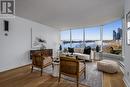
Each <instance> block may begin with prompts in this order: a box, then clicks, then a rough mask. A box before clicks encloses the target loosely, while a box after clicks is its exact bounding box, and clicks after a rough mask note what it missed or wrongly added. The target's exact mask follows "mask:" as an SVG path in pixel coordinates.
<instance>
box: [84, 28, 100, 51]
mask: <svg viewBox="0 0 130 87" xmlns="http://www.w3.org/2000/svg"><path fill="white" fill-rule="evenodd" d="M85 46H90V47H91V48H93V49H96V47H97V46H99V47H100V46H101V41H100V27H99V26H98V27H91V28H86V29H85Z"/></svg>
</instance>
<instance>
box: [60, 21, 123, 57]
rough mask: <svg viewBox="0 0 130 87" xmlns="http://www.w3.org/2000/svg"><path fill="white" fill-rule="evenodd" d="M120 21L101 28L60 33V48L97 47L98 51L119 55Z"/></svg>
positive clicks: (120, 40) (70, 30)
mask: <svg viewBox="0 0 130 87" xmlns="http://www.w3.org/2000/svg"><path fill="white" fill-rule="evenodd" d="M121 44H122V20H117V21H114V22H111V23H108V24H105V25H103V26H97V27H90V28H80V29H68V30H65V31H61V46H62V48H63V49H65V48H66V49H67V48H68V47H73V48H84V47H87V46H90V47H91V48H92V49H93V50H95V48H96V47H97V46H99V47H100V51H103V52H106V53H112V54H117V55H121V52H122V46H121Z"/></svg>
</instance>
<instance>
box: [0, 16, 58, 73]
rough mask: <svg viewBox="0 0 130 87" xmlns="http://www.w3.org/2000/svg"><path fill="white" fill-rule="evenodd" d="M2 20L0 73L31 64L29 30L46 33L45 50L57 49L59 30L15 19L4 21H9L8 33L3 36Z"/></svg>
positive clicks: (1, 21) (18, 18)
mask: <svg viewBox="0 0 130 87" xmlns="http://www.w3.org/2000/svg"><path fill="white" fill-rule="evenodd" d="M3 20H5V19H0V72H2V71H5V70H9V69H12V68H16V67H20V66H23V65H26V64H30V63H31V60H30V59H29V50H30V49H31V28H32V29H39V30H42V32H44V33H46V35H45V37H46V41H47V48H53V49H54V50H55V51H56V50H57V49H58V48H57V47H58V41H59V30H57V29H53V28H51V27H48V26H45V25H42V24H39V23H36V22H33V21H29V20H26V19H23V18H20V17H15V19H14V18H12V19H6V20H9V32H8V36H5V35H4V34H5V31H4V27H3ZM54 54H55V52H54Z"/></svg>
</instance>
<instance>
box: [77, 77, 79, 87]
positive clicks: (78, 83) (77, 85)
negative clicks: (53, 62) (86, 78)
mask: <svg viewBox="0 0 130 87" xmlns="http://www.w3.org/2000/svg"><path fill="white" fill-rule="evenodd" d="M77 87H79V77H78V76H77Z"/></svg>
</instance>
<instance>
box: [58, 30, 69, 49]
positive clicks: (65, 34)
mask: <svg viewBox="0 0 130 87" xmlns="http://www.w3.org/2000/svg"><path fill="white" fill-rule="evenodd" d="M60 36H61V37H60V39H61V45H62V48H68V47H70V30H66V31H62V32H61V34H60Z"/></svg>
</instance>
